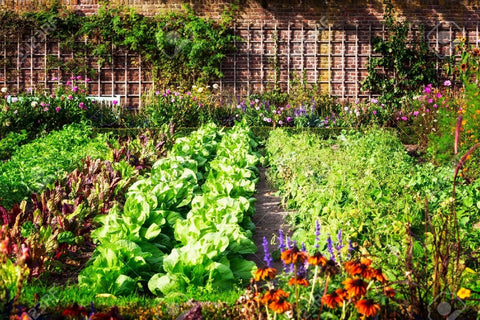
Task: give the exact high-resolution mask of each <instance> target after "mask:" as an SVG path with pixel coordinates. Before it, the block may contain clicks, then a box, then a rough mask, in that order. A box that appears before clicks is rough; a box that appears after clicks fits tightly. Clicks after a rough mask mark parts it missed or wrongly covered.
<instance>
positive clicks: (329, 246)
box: [327, 235, 335, 261]
mask: <svg viewBox="0 0 480 320" xmlns="http://www.w3.org/2000/svg"><path fill="white" fill-rule="evenodd" d="M327 249H328V252H330V260H332V261H335V251H334V248H333V241H332V237H330V235H328V238H327Z"/></svg>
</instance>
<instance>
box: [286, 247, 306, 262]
mask: <svg viewBox="0 0 480 320" xmlns="http://www.w3.org/2000/svg"><path fill="white" fill-rule="evenodd" d="M280 257H281V259H282V260H283V262H285V263H286V264H290V263H297V262H301V263H304V262H305V261H306V260H307V259H308V254H307V253H306V252H304V251H300V250H299V249H298V248H297V247H293V248H292V249H288V250H285V251H283V252H282V255H281V256H280Z"/></svg>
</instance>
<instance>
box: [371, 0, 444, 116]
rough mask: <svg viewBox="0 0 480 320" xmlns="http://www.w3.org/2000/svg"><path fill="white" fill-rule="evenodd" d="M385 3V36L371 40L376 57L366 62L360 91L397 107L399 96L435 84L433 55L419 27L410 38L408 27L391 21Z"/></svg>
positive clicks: (394, 20)
mask: <svg viewBox="0 0 480 320" xmlns="http://www.w3.org/2000/svg"><path fill="white" fill-rule="evenodd" d="M385 4H386V8H385V14H384V24H385V29H386V34H385V37H384V38H382V37H375V38H373V39H372V51H373V52H374V53H376V54H378V55H379V57H371V58H370V59H369V62H368V65H367V71H368V76H367V78H366V79H365V80H364V82H363V84H362V89H363V90H368V91H370V92H372V93H378V94H380V95H382V97H383V100H384V101H385V102H386V104H387V103H388V105H387V106H394V107H398V106H399V105H400V104H401V101H402V98H403V97H405V96H412V95H414V94H415V93H417V91H418V90H419V88H421V87H422V85H427V84H430V83H432V84H436V83H437V76H436V69H435V56H434V53H433V52H432V51H431V50H430V49H429V47H428V42H427V41H426V40H425V39H424V38H423V33H424V29H423V26H420V28H419V30H418V32H417V33H413V34H410V35H411V36H412V37H413V38H412V39H410V38H409V33H410V32H409V31H410V30H411V29H410V24H409V23H408V22H400V21H397V20H396V19H395V17H394V12H393V5H392V4H391V1H390V0H385Z"/></svg>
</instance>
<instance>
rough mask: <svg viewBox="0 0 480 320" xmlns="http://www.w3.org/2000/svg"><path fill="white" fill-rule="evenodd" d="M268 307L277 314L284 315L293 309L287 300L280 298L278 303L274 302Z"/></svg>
mask: <svg viewBox="0 0 480 320" xmlns="http://www.w3.org/2000/svg"><path fill="white" fill-rule="evenodd" d="M268 307H269V308H270V309H272V310H273V311H275V312H276V313H284V312H286V311H288V310H291V309H292V304H291V303H290V302H288V301H286V300H285V298H280V299H278V300H276V301H272V302H271V303H270V304H269V305H268Z"/></svg>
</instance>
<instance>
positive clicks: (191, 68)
mask: <svg viewBox="0 0 480 320" xmlns="http://www.w3.org/2000/svg"><path fill="white" fill-rule="evenodd" d="M233 14H234V7H231V8H229V9H228V10H227V11H225V13H224V15H223V16H222V19H220V20H211V19H207V18H202V17H199V16H197V15H196V14H195V13H194V12H193V11H192V9H191V8H189V7H188V6H185V7H184V10H183V11H181V12H168V13H164V14H157V15H155V16H144V15H142V14H139V13H137V12H136V11H135V10H134V9H133V8H126V7H122V6H116V5H112V4H109V3H108V2H105V3H104V4H102V6H101V7H100V8H99V10H98V12H97V14H94V15H88V16H82V15H78V14H77V13H76V12H74V11H72V10H71V9H69V8H67V7H65V6H62V5H61V4H59V3H58V2H56V3H53V4H50V5H49V6H47V7H43V8H40V9H37V10H36V11H28V12H17V11H13V10H11V9H8V8H2V9H0V25H1V27H0V38H1V37H3V39H10V41H7V42H9V43H6V44H5V45H6V46H10V48H9V50H8V52H9V53H10V54H11V53H12V52H15V46H16V43H17V40H20V41H23V43H28V41H29V40H30V39H32V37H33V38H34V40H35V41H45V40H53V41H58V43H59V46H60V48H61V49H62V50H64V51H66V52H70V53H72V56H71V57H72V58H70V59H66V60H65V59H63V58H62V57H57V56H53V55H49V56H48V57H47V64H48V66H47V69H49V68H50V69H53V68H60V69H61V70H62V71H63V72H66V73H72V74H82V73H83V74H86V75H92V74H94V73H95V69H93V67H92V66H93V65H95V64H97V65H104V64H109V63H113V60H112V59H113V57H114V55H115V53H118V52H122V51H125V50H126V51H129V52H132V53H137V54H138V55H140V56H141V61H142V63H143V64H145V65H147V66H148V67H150V69H151V70H152V76H153V80H154V82H155V83H156V85H157V86H167V85H192V84H194V83H205V82H207V79H208V80H211V79H212V78H218V77H222V76H223V74H222V72H221V70H220V64H221V61H222V59H223V58H224V57H225V55H226V53H227V52H228V51H230V50H233V49H234V47H233V38H234V34H233V30H232V28H231V27H230V26H231V23H232V20H233ZM27 51H28V50H27ZM20 54H22V53H20ZM7 60H8V59H7V57H4V61H3V63H4V64H6V63H7ZM10 63H11V62H10Z"/></svg>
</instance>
